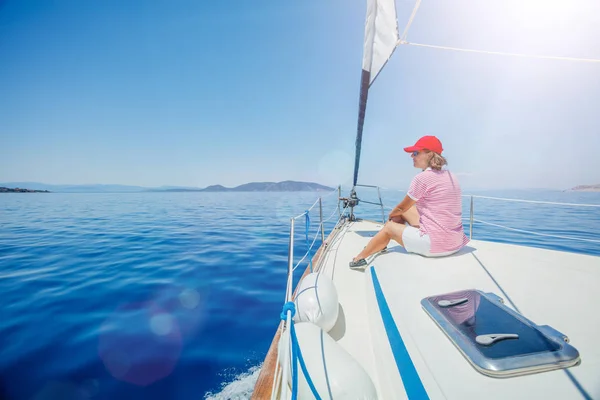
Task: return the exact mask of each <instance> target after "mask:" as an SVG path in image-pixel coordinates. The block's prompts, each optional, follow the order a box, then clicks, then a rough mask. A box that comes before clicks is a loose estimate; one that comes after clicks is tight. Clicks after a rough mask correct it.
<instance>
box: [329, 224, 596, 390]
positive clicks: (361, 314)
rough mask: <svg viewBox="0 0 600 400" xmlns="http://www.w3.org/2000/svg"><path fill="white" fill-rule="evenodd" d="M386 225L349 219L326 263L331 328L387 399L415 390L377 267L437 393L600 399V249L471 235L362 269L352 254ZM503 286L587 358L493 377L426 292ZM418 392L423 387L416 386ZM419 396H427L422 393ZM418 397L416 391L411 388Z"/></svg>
mask: <svg viewBox="0 0 600 400" xmlns="http://www.w3.org/2000/svg"><path fill="white" fill-rule="evenodd" d="M381 227H382V225H381V224H377V223H375V222H371V221H359V222H353V223H350V224H346V225H344V227H343V228H341V230H340V232H338V233H337V235H335V236H334V237H333V239H332V241H331V243H329V244H328V248H327V251H326V253H325V254H324V259H323V264H322V265H321V269H320V271H321V272H322V273H324V274H325V275H327V276H329V277H331V278H332V280H333V282H334V284H335V286H336V289H337V292H338V297H339V302H340V305H341V313H340V315H339V318H338V322H337V324H336V326H335V327H334V328H333V329H332V330H331V331H330V332H329V334H330V335H331V336H332V337H333V338H334V339H335V340H337V341H338V343H340V344H341V345H342V346H343V347H344V348H345V349H346V350H347V351H348V352H349V353H350V354H352V356H353V357H354V358H355V359H356V360H357V361H358V362H359V363H360V364H361V365H362V366H363V367H364V368H365V370H366V371H367V372H368V373H369V375H370V376H371V378H372V380H373V383H374V384H375V387H376V388H377V391H378V397H379V398H380V399H406V398H408V396H407V394H406V385H409V386H410V385H412V384H413V383H414V382H408V380H410V379H412V378H410V376H409V377H407V376H404V378H405V379H404V380H405V382H403V380H402V377H401V374H400V372H399V370H398V366H397V364H396V361H395V358H394V355H393V352H392V349H391V346H390V344H389V340H388V337H387V333H386V330H385V328H384V325H383V322H382V317H381V313H380V309H379V306H378V303H377V300H376V297H375V292H374V289H373V280H372V274H373V273H372V271H371V269H372V268H373V269H374V270H375V274H376V275H377V279H378V282H379V284H380V285H381V290H382V292H383V295H384V296H385V299H386V301H387V304H388V306H389V309H390V312H391V316H392V317H393V322H394V323H395V325H396V327H397V329H398V332H399V334H400V336H401V340H402V341H403V343H404V345H405V347H406V350H407V351H408V354H409V355H410V360H411V361H412V364H414V368H415V369H416V372H417V373H418V379H420V381H421V382H422V385H423V387H424V389H425V391H426V392H427V396H428V397H429V398H430V399H481V398H486V399H522V398H523V399H536V398H540V399H542V398H543V399H561V400H562V399H580V398H581V399H590V398H591V399H600V311H598V310H595V308H596V307H597V306H596V303H595V300H596V293H597V292H598V290H599V289H600V257H593V256H586V255H580V254H572V253H565V252H558V251H552V250H544V249H538V248H531V247H524V246H516V245H507V244H499V243H491V242H483V241H472V242H471V243H470V244H469V245H468V246H467V247H466V248H464V249H462V250H461V251H460V252H459V253H457V254H455V255H452V256H449V257H444V258H425V257H421V256H419V255H415V254H408V253H407V252H406V251H405V250H404V249H403V248H402V247H401V246H399V245H397V244H396V243H395V242H393V241H392V242H391V243H390V246H389V251H388V253H386V254H380V255H377V256H375V257H374V258H372V259H370V260H368V261H370V262H369V264H368V267H367V268H366V269H365V270H364V271H363V270H351V269H350V268H349V267H348V262H349V261H350V260H351V259H352V257H354V256H355V255H356V254H357V253H358V252H359V251H360V249H362V248H363V247H364V246H365V245H366V244H367V242H368V241H369V240H370V238H371V237H372V236H373V235H374V234H375V233H376V232H378V231H379V229H381ZM465 289H478V290H482V291H484V292H491V293H495V294H496V295H498V296H500V297H502V298H503V299H504V300H505V304H506V305H508V306H509V307H511V308H513V309H515V310H517V311H518V312H520V313H521V314H523V315H524V316H525V317H527V318H529V319H530V320H532V321H534V322H535V323H536V324H538V325H550V326H552V327H553V328H554V329H556V330H558V331H560V332H562V333H564V334H565V335H567V336H568V337H569V338H570V340H571V345H573V346H574V347H575V348H577V350H578V351H579V353H580V355H581V359H582V363H581V364H580V365H578V366H575V367H571V368H568V369H561V370H555V371H550V372H543V373H537V374H531V375H525V376H519V377H511V378H492V377H488V376H485V375H483V374H481V373H480V372H478V371H477V370H476V369H475V368H473V367H472V366H471V364H470V363H469V362H468V361H467V360H466V359H465V357H464V356H463V355H462V354H461V353H460V352H459V351H458V349H457V348H456V347H455V346H454V345H453V343H452V342H451V341H450V340H449V339H448V338H447V337H446V335H445V334H444V333H443V332H442V330H441V329H440V328H438V326H437V325H436V324H435V323H434V321H433V320H432V319H431V318H430V317H429V315H428V314H427V313H426V312H425V311H424V310H423V309H422V307H421V304H420V302H421V300H422V299H423V298H425V297H428V296H432V295H437V294H443V293H448V292H453V291H458V290H465ZM413 397H415V396H413ZM417 397H418V396H417ZM411 398H412V397H411Z"/></svg>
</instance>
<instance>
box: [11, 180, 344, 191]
mask: <svg viewBox="0 0 600 400" xmlns="http://www.w3.org/2000/svg"><path fill="white" fill-rule="evenodd" d="M0 186H3V187H7V188H22V189H29V190H48V191H51V192H59V193H139V192H318V191H331V190H333V188H331V187H328V186H324V185H320V184H318V183H313V182H296V181H283V182H251V183H245V184H243V185H239V186H236V187H233V188H227V187H225V186H222V185H212V186H208V187H206V188H204V189H201V188H195V187H187V186H161V187H157V188H148V187H143V186H128V185H100V184H91V185H50V184H46V183H39V182H7V183H0Z"/></svg>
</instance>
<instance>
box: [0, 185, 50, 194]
mask: <svg viewBox="0 0 600 400" xmlns="http://www.w3.org/2000/svg"><path fill="white" fill-rule="evenodd" d="M0 193H50V192H49V191H48V190H31V189H21V188H14V189H11V188H7V187H3V186H0Z"/></svg>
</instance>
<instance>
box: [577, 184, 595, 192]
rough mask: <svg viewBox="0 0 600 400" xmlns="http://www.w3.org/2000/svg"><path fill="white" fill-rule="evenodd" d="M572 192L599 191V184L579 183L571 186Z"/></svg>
mask: <svg viewBox="0 0 600 400" xmlns="http://www.w3.org/2000/svg"><path fill="white" fill-rule="evenodd" d="M571 190H572V191H574V192H600V184H598V185H579V186H575V187H574V188H571Z"/></svg>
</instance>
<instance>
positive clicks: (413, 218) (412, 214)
mask: <svg viewBox="0 0 600 400" xmlns="http://www.w3.org/2000/svg"><path fill="white" fill-rule="evenodd" d="M419 218H420V216H419V212H418V211H417V207H415V206H412V207H411V208H409V209H408V210H406V211H405V212H404V213H402V219H404V220H405V221H406V222H408V223H409V224H410V226H414V227H415V228H419V226H420V225H419Z"/></svg>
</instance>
